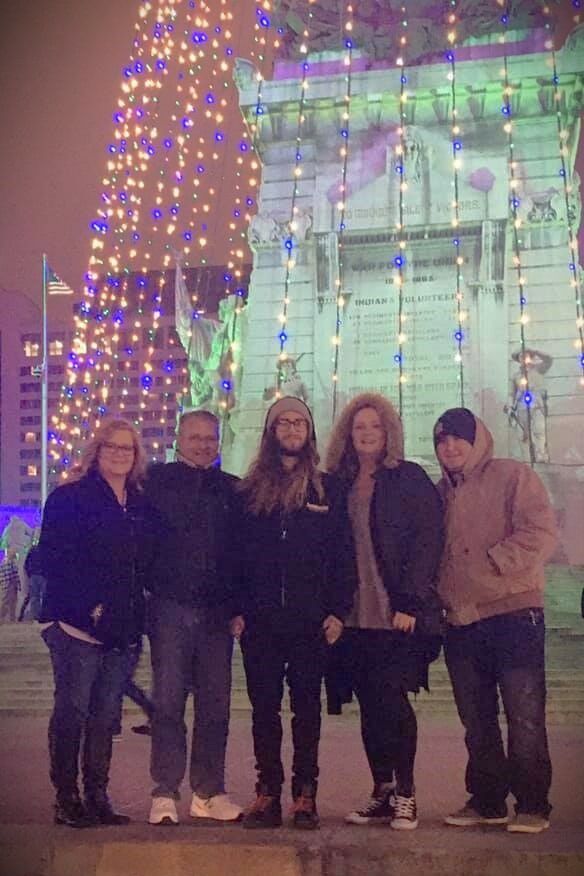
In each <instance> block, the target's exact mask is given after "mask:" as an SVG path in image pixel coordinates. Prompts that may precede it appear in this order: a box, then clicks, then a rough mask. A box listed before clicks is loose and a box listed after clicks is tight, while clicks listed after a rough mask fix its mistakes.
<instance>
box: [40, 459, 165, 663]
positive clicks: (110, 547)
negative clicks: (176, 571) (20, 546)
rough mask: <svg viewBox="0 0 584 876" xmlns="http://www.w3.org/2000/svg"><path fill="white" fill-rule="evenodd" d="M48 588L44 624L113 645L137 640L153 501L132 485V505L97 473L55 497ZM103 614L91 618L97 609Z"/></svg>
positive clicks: (45, 550) (49, 519) (46, 532)
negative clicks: (54, 624) (75, 630)
mask: <svg viewBox="0 0 584 876" xmlns="http://www.w3.org/2000/svg"><path fill="white" fill-rule="evenodd" d="M39 549H40V552H41V565H42V569H43V575H44V576H45V578H46V579H47V589H46V593H45V597H44V600H43V607H42V611H41V617H40V620H41V621H51V620H52V621H64V622H65V623H68V624H71V626H74V627H77V628H78V629H80V630H83V631H84V632H86V633H89V634H90V635H91V636H94V637H95V638H96V639H98V640H99V641H100V642H103V644H104V645H105V646H106V647H107V648H124V647H126V646H127V645H129V644H132V643H134V642H136V641H137V639H138V638H139V636H140V635H141V633H142V632H143V627H144V570H145V567H146V566H147V565H148V564H149V562H150V561H151V558H152V555H153V550H154V531H153V524H152V519H151V515H150V513H149V509H148V506H147V503H146V500H145V499H144V497H143V496H142V494H141V493H139V492H137V491H136V490H134V489H132V488H128V496H127V503H126V508H125V509H124V508H123V507H122V506H121V505H120V503H119V502H118V500H117V498H116V496H115V494H114V492H113V490H112V489H111V487H110V486H109V484H108V483H107V482H106V481H105V480H104V479H103V478H102V477H101V476H100V475H99V474H98V473H97V472H96V471H91V472H89V473H88V474H87V475H85V476H84V477H82V478H81V479H80V480H79V481H76V482H75V483H72V484H64V485H63V486H61V487H57V489H56V490H55V491H54V492H53V493H51V495H50V496H49V498H48V499H47V503H46V505H45V509H44V513H43V523H42V529H41V537H40V541H39ZM98 605H101V606H103V612H102V615H101V617H100V618H99V619H98V620H97V622H96V621H94V620H93V618H92V617H91V614H92V612H93V611H94V609H95V608H96V606H98Z"/></svg>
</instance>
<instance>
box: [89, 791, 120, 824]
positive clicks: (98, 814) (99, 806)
mask: <svg viewBox="0 0 584 876" xmlns="http://www.w3.org/2000/svg"><path fill="white" fill-rule="evenodd" d="M85 810H86V812H87V815H88V816H89V818H91V819H92V821H93V823H94V824H103V825H117V826H119V825H122V824H129V823H130V817H129V815H121V814H120V813H119V812H114V810H113V809H112V804H111V803H110V801H109V800H108V799H107V797H106V799H105V800H91V799H86V801H85Z"/></svg>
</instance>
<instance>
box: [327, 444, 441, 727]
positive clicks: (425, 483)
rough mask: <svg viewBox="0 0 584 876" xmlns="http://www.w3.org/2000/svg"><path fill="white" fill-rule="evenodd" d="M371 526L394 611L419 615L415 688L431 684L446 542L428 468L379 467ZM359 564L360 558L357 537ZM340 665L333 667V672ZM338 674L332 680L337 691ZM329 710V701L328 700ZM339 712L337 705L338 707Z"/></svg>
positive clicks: (339, 485)
mask: <svg viewBox="0 0 584 876" xmlns="http://www.w3.org/2000/svg"><path fill="white" fill-rule="evenodd" d="M374 478H375V487H374V490H373V497H372V500H371V514H370V527H371V538H372V542H373V549H374V551H375V556H376V560H377V566H378V569H379V572H380V575H381V578H382V581H383V584H384V586H385V589H386V590H387V592H388V594H389V602H390V606H391V609H392V611H399V612H403V613H404V614H409V615H412V616H413V617H415V618H416V628H415V632H414V633H413V634H412V652H413V654H414V655H415V656H417V657H418V658H419V661H418V662H419V671H417V672H416V673H414V675H415V676H416V679H417V681H416V680H415V679H414V680H413V681H412V684H411V689H412V690H417V689H418V688H419V687H420V686H424V687H427V666H428V663H429V662H431V660H433V659H436V657H437V656H438V653H439V649H440V638H439V637H440V629H441V620H442V605H441V603H440V600H439V598H438V592H437V589H436V575H437V572H438V566H439V563H440V558H441V556H442V550H443V546H444V527H443V513H442V506H441V501H440V496H439V495H438V491H437V490H436V488H435V486H434V484H433V483H432V481H431V480H430V478H429V477H428V475H427V474H426V473H425V471H424V469H423V468H422V467H421V466H419V465H417V464H416V463H414V462H407V461H405V460H401V461H400V462H399V463H398V465H397V466H396V467H395V468H385V467H384V468H380V469H378V471H377V472H376V473H375V475H374ZM327 480H328V481H329V486H328V489H330V488H331V487H330V482H332V484H334V488H335V489H336V490H338V491H339V494H340V495H343V496H344V502H345V504H347V503H348V495H349V491H350V489H351V486H352V485H351V484H350V483H344V482H343V481H341V480H340V479H339V478H338V477H337V476H335V475H327ZM351 544H352V557H353V563H354V565H355V567H356V566H357V557H356V552H355V545H354V542H353V541H352V533H351ZM334 672H335V668H334V666H331V675H334ZM334 687H335V684H334V679H332V683H331V685H330V692H331V693H332V691H333V689H334ZM329 710H331V709H330V702H329ZM333 711H334V708H333Z"/></svg>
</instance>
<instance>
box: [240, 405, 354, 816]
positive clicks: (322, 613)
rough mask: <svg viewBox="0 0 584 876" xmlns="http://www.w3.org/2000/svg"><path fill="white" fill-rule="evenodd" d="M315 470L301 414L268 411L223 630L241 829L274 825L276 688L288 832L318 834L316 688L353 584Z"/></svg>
mask: <svg viewBox="0 0 584 876" xmlns="http://www.w3.org/2000/svg"><path fill="white" fill-rule="evenodd" d="M317 464H318V454H317V451H316V440H315V435H314V425H313V421H312V416H311V414H310V411H309V409H308V408H307V406H306V405H305V404H304V402H303V401H301V400H300V399H297V398H291V397H284V398H281V399H279V400H278V401H277V402H275V404H273V405H272V407H271V408H270V409H269V411H268V415H267V418H266V425H265V430H264V434H263V437H262V441H261V445H260V450H259V453H258V456H257V459H256V461H255V463H254V464H253V465H252V467H251V468H250V471H249V472H248V474H247V476H246V478H245V479H244V480H243V482H242V488H243V495H244V499H245V514H244V525H243V533H244V538H243V547H242V550H243V558H244V580H245V594H244V599H243V612H242V616H240V617H239V618H236V619H235V620H234V622H233V624H232V629H233V631H234V633H235V634H236V635H241V647H242V651H243V659H244V665H245V672H246V677H247V689H248V693H249V697H250V700H251V704H252V710H253V711H252V728H253V741H254V752H255V756H256V768H257V771H258V782H257V785H256V792H257V797H256V800H255V802H254V803H253V805H252V806H251V808H250V810H249V811H248V812H247V813H246V815H245V817H244V821H243V825H244V827H247V828H262V827H278V826H280V825H281V823H282V811H281V803H280V794H281V789H282V784H283V781H284V771H283V767H282V760H281V743H282V722H281V719H280V709H281V702H282V695H283V686H284V679H286V680H287V682H288V686H289V688H290V705H291V709H292V713H293V717H292V741H293V745H294V759H293V763H292V773H293V776H292V797H293V799H294V807H293V825H294V827H297V828H301V829H302V828H303V829H309V830H310V829H313V828H315V827H317V826H318V816H317V812H316V804H315V798H316V786H317V777H318V743H319V737H320V691H321V681H322V676H323V672H324V666H325V661H326V656H327V649H328V647H329V645H330V644H332V643H333V642H335V641H336V640H337V639H338V637H339V636H340V634H341V632H342V630H343V618H344V617H345V615H346V614H347V612H348V611H349V609H350V607H351V602H352V597H353V587H354V583H355V582H354V574H353V572H352V565H350V564H349V563H348V562H347V563H346V564H345V563H343V556H344V554H343V544H344V534H345V533H346V532H347V531H348V525H347V523H348V521H347V520H343V519H342V518H341V516H340V514H338V513H337V510H338V509H337V506H336V504H335V503H334V502H332V501H331V500H330V497H328V496H327V495H326V494H325V491H324V487H323V483H322V478H321V474H320V472H319V471H318V470H317V467H316V466H317ZM347 566H349V568H350V569H351V573H350V574H345V569H346V568H347Z"/></svg>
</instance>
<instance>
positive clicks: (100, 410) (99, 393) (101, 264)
mask: <svg viewBox="0 0 584 876" xmlns="http://www.w3.org/2000/svg"><path fill="white" fill-rule="evenodd" d="M177 5H179V4H178V3H175V2H174V0H168V2H162V0H159V2H158V4H157V8H156V9H155V6H156V4H154V3H149V2H146V3H144V4H143V5H142V6H141V8H140V17H139V20H138V22H137V24H136V28H135V38H134V44H133V52H132V55H131V58H130V62H129V64H128V65H127V66H126V68H125V69H124V75H123V79H122V90H121V96H120V100H119V101H118V107H117V109H116V113H115V116H114V122H115V124H116V132H115V137H114V142H113V143H112V144H110V147H108V166H107V169H106V177H105V178H104V186H105V188H104V193H103V196H102V201H103V204H102V208H101V210H100V211H99V213H98V215H97V218H96V220H95V221H94V222H93V223H92V226H93V227H92V230H93V231H94V235H95V236H94V238H93V240H92V257H91V260H90V267H89V270H88V274H87V278H86V280H87V286H86V290H85V295H84V300H83V302H82V303H81V305H80V307H79V309H78V314H77V317H76V334H77V337H76V339H75V345H74V346H75V348H74V350H72V352H71V359H70V362H71V369H70V377H69V384H68V386H67V387H66V389H65V393H64V396H63V399H62V400H61V404H60V410H59V414H58V416H57V417H56V418H54V434H53V436H52V439H53V440H52V451H53V457H54V462H55V463H58V462H59V461H60V462H61V463H63V464H64V465H65V467H67V466H68V465H70V463H71V461H72V459H71V457H70V456H69V453H70V451H71V450H72V449H73V441H77V442H78V447H77V453H79V452H80V451H81V446H80V444H79V442H80V441H83V439H84V438H86V437H89V436H90V435H91V433H92V427H94V425H97V424H98V423H99V418H100V417H101V416H102V415H103V414H104V413H106V412H107V405H108V400H109V398H110V397H111V389H112V386H113V383H114V381H116V380H117V379H118V378H119V376H120V372H119V371H118V358H119V353H120V351H119V350H118V341H119V335H120V331H121V326H122V325H124V318H125V315H126V310H127V307H128V299H129V297H130V295H132V297H133V298H136V297H137V300H138V312H137V315H136V318H135V319H134V324H133V325H132V326H126V327H127V328H128V329H129V332H130V333H132V332H134V334H133V335H131V340H130V345H131V344H132V343H134V342H135V341H137V340H140V339H141V337H140V336H141V333H142V332H147V333H148V334H149V335H150V338H151V339H153V338H154V337H155V334H156V330H157V328H158V324H159V319H160V316H161V310H160V293H161V289H162V288H163V286H164V283H165V277H164V275H163V276H162V278H161V279H160V281H159V282H158V283H155V282H153V281H152V280H151V278H150V276H149V272H150V268H149V267H148V266H147V265H146V264H145V265H144V266H143V267H142V268H141V269H139V270H138V277H139V274H140V273H141V274H142V275H143V276H142V283H143V285H142V286H140V285H139V286H138V290H137V295H136V294H134V290H132V289H130V288H129V278H128V276H127V275H128V273H129V272H130V271H131V272H133V274H134V278H136V268H135V267H133V264H132V263H133V262H135V261H136V259H137V257H138V255H140V257H141V258H143V260H144V262H146V263H147V262H148V261H149V259H150V252H149V251H148V249H147V248H145V247H144V243H143V241H144V239H145V237H146V238H148V240H147V243H148V245H151V244H152V238H153V235H156V234H157V233H159V232H160V230H161V229H162V227H163V226H164V227H165V231H166V235H167V237H168V239H169V240H170V238H171V237H172V235H173V234H175V232H177V230H178V227H179V222H178V219H177V215H178V214H179V213H180V210H181V207H182V203H181V201H183V200H184V197H185V193H184V186H185V182H186V181H187V180H189V168H188V161H189V141H190V147H191V153H192V151H193V146H192V140H193V136H194V134H195V133H198V132H197V131H196V126H195V124H194V121H193V115H194V114H196V112H197V111H198V110H199V109H201V106H203V108H205V116H206V121H207V127H208V125H209V124H211V123H214V124H216V125H218V126H220V124H221V121H222V118H221V117H220V116H222V114H223V113H224V112H225V107H226V105H227V104H226V101H225V98H224V97H223V96H220V95H219V93H218V89H217V88H215V87H214V86H213V83H212V82H210V83H209V84H208V87H207V88H202V87H199V86H201V85H202V83H201V82H200V81H199V79H197V70H199V71H200V69H201V59H203V58H206V57H208V56H209V52H212V53H213V55H212V57H213V59H214V60H215V61H216V62H217V63H216V64H215V65H214V68H213V74H212V75H213V76H216V75H219V74H220V72H227V71H229V70H230V68H231V66H232V63H233V62H232V57H233V49H232V47H231V46H230V45H229V40H230V38H231V33H230V32H229V31H228V29H227V28H226V27H224V24H225V22H227V23H228V22H229V21H230V20H231V19H232V18H233V14H232V13H231V12H230V11H229V10H228V9H226V7H227V6H228V2H227V0H221V9H220V13H219V19H218V20H217V23H216V24H215V26H214V28H213V32H212V34H211V33H210V32H208V31H209V29H210V28H211V23H210V19H209V18H207V17H205V16H209V15H210V11H211V10H210V7H209V6H207V5H206V4H205V3H203V2H201V3H197V4H196V10H195V3H193V2H189V3H188V4H185V5H186V6H187V7H188V8H187V9H184V8H183V10H182V15H183V21H184V22H185V23H186V25H187V27H186V29H185V31H184V34H183V36H182V37H178V36H176V34H177V22H176V6H177ZM264 5H266V4H264ZM267 5H268V6H269V4H267ZM215 10H217V7H215ZM221 46H223V47H224V50H225V58H223V60H221V62H219V56H218V55H217V52H218V51H219V49H220V48H221ZM173 63H174V64H175V65H176V66H177V81H176V95H175V104H176V111H175V114H174V116H173V117H172V118H171V124H170V125H169V126H168V129H167V130H166V136H164V135H163V134H161V133H160V131H159V128H160V124H159V114H158V94H159V91H160V89H161V88H162V81H163V79H162V77H165V76H168V70H169V67H170V66H171V65H172V64H173ZM193 78H194V84H193ZM181 80H182V81H181ZM224 85H225V83H224ZM203 97H205V99H206V106H205V104H203V103H202V101H203ZM209 97H211V98H214V97H216V98H217V102H218V104H219V106H220V110H218V111H217V112H215V113H213V110H212V109H210V108H209V104H210V103H211V104H212V103H213V102H214V101H213V100H212V99H211V100H209V99H208V98H209ZM146 108H147V110H148V111H147V112H146V111H145V109H146ZM136 113H137V114H138V116H139V125H140V130H139V131H138V130H136V128H132V127H131V124H134V125H137V123H136V118H135V117H136ZM199 115H201V114H199ZM177 122H178V123H179V131H178V133H177V134H176V136H173V125H172V123H177ZM175 127H176V125H175ZM221 134H222V132H221V130H220V127H218V128H217V130H216V132H215V144H222V143H223V141H224V137H222V136H221ZM246 138H247V134H246V133H245V132H244V133H243V134H242V136H241V140H240V145H241V146H243V145H244V144H245V140H246ZM197 146H198V149H197V155H196V156H195V157H196V158H197V160H198V161H201V152H202V151H203V152H204V150H205V149H207V146H206V144H205V139H204V137H201V136H199V141H198V144H197ZM201 147H202V148H201ZM195 148H197V147H195ZM214 148H215V150H216V151H215V153H213V154H212V156H211V157H212V159H213V160H219V154H218V151H217V150H218V149H219V148H220V145H215V147H214ZM162 150H164V155H165V159H164V162H163V163H162V168H161V170H160V173H159V177H158V184H157V192H156V193H155V194H154V196H153V200H152V202H151V207H150V212H149V211H148V208H147V206H146V207H145V206H144V203H145V195H146V182H148V178H149V177H150V182H151V181H152V177H153V171H152V167H153V160H155V159H154V155H155V154H156V152H157V151H162ZM245 152H247V153H248V154H247V155H245V154H244V153H245ZM172 154H174V155H175V156H176V162H175V168H174V171H173V173H172V176H171V177H169V175H168V174H169V169H170V156H171V155H172ZM226 154H227V152H226V150H223V161H224V162H225V161H226ZM241 155H243V159H242V160H241V161H239V162H238V164H243V161H244V160H248V156H249V158H251V150H247V149H245V148H242V149H241ZM241 155H240V158H241ZM251 160H252V161H253V162H255V168H257V159H256V156H253V158H251ZM252 169H254V168H252ZM128 171H129V174H130V181H131V183H132V184H131V185H130V183H128V184H127V185H125V184H124V186H123V187H122V182H124V179H125V175H126V174H127V173H128ZM201 175H202V171H201ZM237 175H238V176H239V175H240V171H239V170H238V172H237ZM190 178H192V174H191V175H190ZM200 179H201V178H200V177H197V175H196V174H195V181H194V187H195V189H197V188H198V189H199V191H198V192H197V191H195V193H194V197H193V201H192V209H191V217H190V219H188V221H187V224H186V228H184V225H183V228H184V231H183V239H184V244H183V251H184V252H185V254H186V255H188V254H189V252H190V246H191V242H192V241H193V239H194V238H195V234H194V228H195V225H196V221H197V213H198V212H199V214H200V213H203V214H204V216H206V215H210V214H211V210H212V206H214V204H215V201H216V198H215V197H214V196H215V195H216V192H215V191H214V190H213V189H212V188H209V187H208V193H207V194H206V195H205V194H203V196H202V197H201V191H202V188H203V187H202V186H201V181H200ZM197 181H198V182H199V184H198V185H197ZM250 186H251V187H252V188H254V187H255V186H257V180H255V181H254V180H253V179H252V180H250ZM171 187H172V191H171ZM120 190H121V191H120ZM235 190H236V202H235V205H234V214H235V212H236V210H237V216H236V217H235V218H236V219H237V220H238V221H236V222H235V223H234V224H235V226H236V228H237V225H238V224H239V226H240V228H241V229H242V230H241V231H240V234H244V233H245V231H244V227H245V222H246V219H247V216H248V211H249V209H251V208H252V207H253V205H254V203H255V200H254V198H253V197H251V196H250V195H248V196H247V197H246V199H245V207H246V209H245V210H244V209H243V203H242V195H241V194H240V186H239V183H238V182H236V185H235ZM165 197H169V198H170V205H168V204H167V205H164V200H165ZM207 198H209V201H210V203H207V204H203V206H202V208H201V210H200V211H199V207H198V206H197V201H199V206H200V202H201V200H203V201H204V200H206V199H207ZM165 206H166V207H168V206H169V207H170V209H169V211H168V220H167V219H166V215H165V214H166V210H165ZM187 218H188V217H187ZM203 218H204V217H203ZM149 223H151V228H149V229H148V230H146V229H147V226H148V224H149ZM203 230H204V229H203ZM197 243H198V245H199V248H200V249H201V250H203V247H204V246H205V244H206V240H205V238H204V236H201V237H200V238H199V239H198V241H197ZM106 244H107V246H106ZM164 248H165V249H166V250H167V252H168V250H169V249H170V243H166V245H165V247H164ZM244 254H245V250H244V248H243V247H239V249H238V250H236V251H235V253H234V255H235V258H237V259H238V261H239V264H238V265H234V271H233V280H234V282H235V283H236V285H237V281H238V275H239V278H240V277H241V275H242V271H241V266H242V264H243V258H244ZM169 258H170V257H169V256H168V254H167V255H166V256H165V257H164V267H165V268H166V267H168V263H169ZM205 261H206V259H205V257H204V256H203V255H202V256H201V262H202V263H203V264H204V263H205ZM230 279H231V278H230ZM138 282H139V281H138ZM149 282H150V283H151V284H152V286H153V288H152V289H151V290H150V291H148V289H147V284H148V283H149ZM154 286H155V287H156V288H154ZM150 320H151V324H150V327H148V322H149V321H150ZM145 323H146V324H145ZM112 326H113V327H112ZM84 351H85V352H84ZM148 352H149V354H150V356H149V358H151V357H152V355H153V354H154V347H153V345H152V344H150V346H149V347H148ZM127 355H128V356H130V355H131V353H128V354H127ZM171 358H172V357H171ZM166 366H168V367H169V368H172V367H173V366H172V363H171V362H168V363H165V367H166ZM183 372H184V373H185V374H186V369H183ZM126 373H127V372H126V371H125V370H123V371H122V372H121V374H122V375H126ZM165 380H166V383H168V380H169V378H168V376H167V377H166V378H165ZM153 387H154V381H152V367H151V366H150V367H149V363H147V365H146V367H144V373H143V375H142V388H141V393H142V401H141V402H140V413H139V415H138V418H137V420H136V421H135V422H136V425H139V424H140V422H141V421H142V412H143V411H144V410H145V409H146V407H147V400H148V397H149V396H150V395H151V394H152V392H153V391H154V388H153ZM120 395H121V404H120V408H121V410H122V411H123V410H124V401H123V398H124V393H123V389H122V391H121V393H120ZM126 395H127V393H126ZM169 399H170V396H169V395H168V393H166V394H165V393H163V394H162V399H161V401H162V418H161V421H162V422H166V415H167V409H168V401H169ZM93 417H95V423H94V422H92V418H93ZM68 420H69V423H68V422H67V421H68ZM55 421H56V422H55ZM68 426H69V434H67V430H68ZM154 448H155V450H156V449H158V448H156V446H155V445H154Z"/></svg>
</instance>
